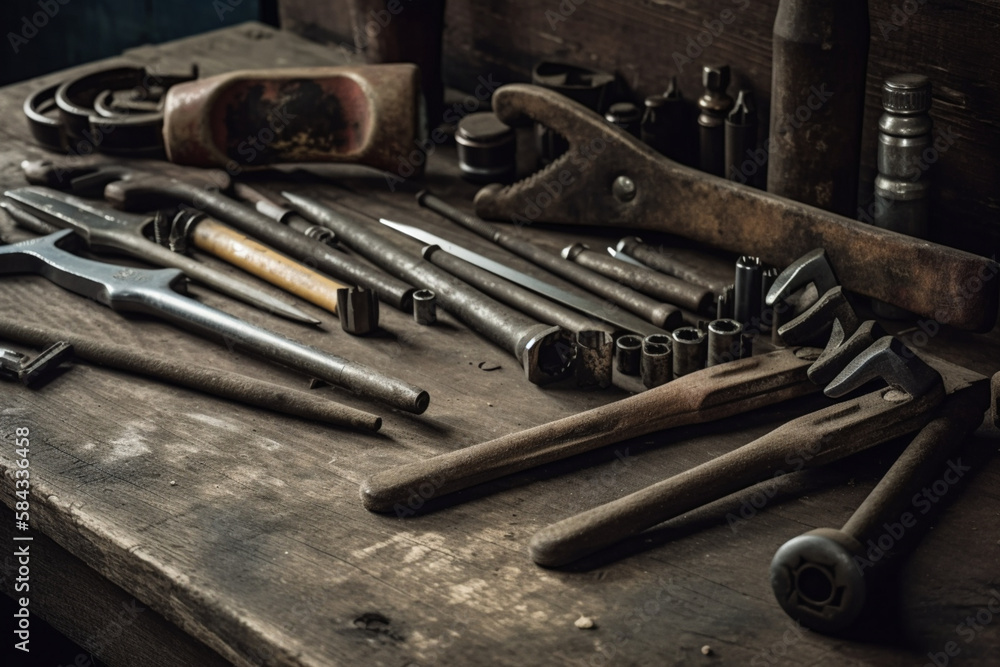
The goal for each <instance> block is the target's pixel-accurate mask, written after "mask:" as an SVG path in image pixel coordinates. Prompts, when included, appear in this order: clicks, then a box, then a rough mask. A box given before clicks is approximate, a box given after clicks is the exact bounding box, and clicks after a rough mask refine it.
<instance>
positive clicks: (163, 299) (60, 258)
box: [0, 229, 430, 414]
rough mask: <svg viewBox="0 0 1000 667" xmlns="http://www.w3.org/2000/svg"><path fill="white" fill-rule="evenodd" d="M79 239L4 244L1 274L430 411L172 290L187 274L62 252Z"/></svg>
mask: <svg viewBox="0 0 1000 667" xmlns="http://www.w3.org/2000/svg"><path fill="white" fill-rule="evenodd" d="M74 238H79V237H75V236H74V235H73V232H72V231H70V230H68V229H66V230H62V231H59V232H56V233H55V234H51V235H49V236H43V237H40V238H37V239H32V240H31V241H23V242H21V243H16V244H14V245H9V246H0V256H3V257H4V261H3V262H2V263H0V272H2V273H25V272H31V273H38V274H41V275H43V276H45V277H46V278H48V279H49V280H50V281H52V282H53V283H55V284H57V285H59V286H60V287H63V288H65V289H68V290H70V291H72V292H75V293H77V294H80V295H83V296H86V297H89V298H91V299H94V300H95V301H97V302H99V303H103V304H104V305H106V306H108V307H109V308H111V309H113V310H116V311H133V312H142V313H147V314H150V315H154V316H159V317H162V318H164V319H166V320H167V321H170V322H173V323H175V324H177V325H179V326H182V327H186V328H189V329H191V330H193V331H195V332H197V333H200V334H202V335H205V336H207V337H210V338H217V337H221V338H222V340H223V341H224V342H225V343H226V344H227V345H232V346H234V347H237V348H242V349H246V350H249V351H251V352H255V353H257V354H260V355H262V356H263V357H265V358H267V359H268V360H270V361H273V362H276V363H280V364H283V365H285V366H288V367H289V368H293V369H295V370H298V371H300V372H302V373H306V374H309V375H311V376H313V377H316V378H319V379H321V380H324V381H326V382H329V383H331V384H336V385H339V386H342V387H345V388H347V389H350V390H351V391H354V392H355V393H357V394H358V395H360V396H364V397H366V398H370V399H374V400H378V401H382V402H384V403H386V404H388V405H391V406H393V407H396V408H399V409H400V410H405V411H407V412H412V413H416V414H420V413H422V412H424V410H426V409H427V404H428V402H429V401H430V397H429V396H428V394H427V392H426V391H424V390H422V389H420V388H419V387H415V386H413V385H411V384H409V383H406V382H403V381H402V380H398V379H396V378H393V377H390V376H387V375H385V374H383V373H381V372H379V371H377V370H375V369H374V368H371V367H370V366H366V365H364V364H359V363H356V362H351V361H348V360H346V359H342V358H340V357H336V356H333V355H331V354H328V353H325V352H321V351H320V350H317V349H315V348H311V347H308V346H306V345H302V344H301V343H297V342H295V341H292V340H289V339H287V338H284V337H282V336H279V335H278V334H275V333H271V332H270V331H267V330H265V329H261V328H260V327H256V326H253V325H251V324H249V323H247V322H245V321H243V320H241V319H239V318H236V317H232V316H231V315H227V314H226V313H224V312H222V311H220V310H216V309H215V308H212V307H210V306H206V305H205V304H202V303H199V302H198V301H195V300H194V299H190V298H188V297H185V296H183V295H181V294H179V293H178V292H176V291H175V288H176V287H177V286H179V285H180V284H181V277H182V274H181V272H180V271H178V270H177V269H156V270H149V269H134V268H131V267H124V266H118V265H115V264H105V263H103V262H97V261H94V260H90V259H84V258H83V257H79V256H77V255H75V254H73V253H71V252H69V251H67V250H66V249H64V248H63V247H62V244H64V243H70V242H71V241H72V240H73V239H74Z"/></svg>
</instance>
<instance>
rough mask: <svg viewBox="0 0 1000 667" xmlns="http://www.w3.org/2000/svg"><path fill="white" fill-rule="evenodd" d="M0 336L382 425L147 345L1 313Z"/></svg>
mask: <svg viewBox="0 0 1000 667" xmlns="http://www.w3.org/2000/svg"><path fill="white" fill-rule="evenodd" d="M0 338H6V339H8V340H12V341H15V342H18V343H21V344H23V345H32V346H35V347H50V346H52V345H54V344H56V343H57V342H58V341H60V340H64V341H65V342H68V343H69V344H70V345H72V347H73V356H74V357H76V358H77V359H81V360H83V361H89V362H90V363H92V364H97V365H99V366H106V367H108V368H115V369H117V370H120V371H126V372H128V373H135V374H136V375H142V376H144V377H148V378H151V379H153V380H159V381H161V382H169V383H171V384H174V385H177V386H179V387H187V388H188V389H194V390H196V391H201V392H204V393H206V394H209V395H212V396H218V397H220V398H226V399H229V400H231V401H237V402H239V403H243V404H244V405H252V406H254V407H258V408H264V409H267V410H272V411H274V412H279V413H282V414H286V415H294V416H296V417H303V418H305V419H314V420H316V421H321V422H325V423H327V424H335V425H338V426H346V427H349V428H357V429H363V430H365V431H373V432H374V431H378V430H379V429H380V428H381V427H382V418H381V417H377V416H375V415H373V414H370V413H367V412H363V411H361V410H358V409H356V408H351V407H348V406H346V405H341V404H339V403H335V402H333V401H331V400H327V399H323V398H317V397H316V396H314V395H313V394H311V393H308V392H305V391H298V390H295V389H289V388H287V387H282V386H281V385H278V384H274V383H272V382H266V381H264V380H258V379H257V378H253V377H250V376H249V375H240V374H238V373H231V372H229V371H224V370H222V369H220V368H213V367H211V366H206V365H205V364H204V363H201V362H199V363H196V364H185V363H182V362H179V361H177V360H175V359H173V358H171V357H166V356H162V355H158V354H155V353H152V352H149V351H148V350H141V351H137V350H134V349H132V348H130V347H128V346H126V345H119V344H118V343H113V342H111V341H108V340H104V339H100V338H93V337H90V336H82V335H80V334H78V333H76V332H73V331H66V330H57V329H52V328H48V327H39V326H34V325H28V324H22V323H20V322H16V321H15V320H14V318H12V317H10V318H7V317H5V318H0Z"/></svg>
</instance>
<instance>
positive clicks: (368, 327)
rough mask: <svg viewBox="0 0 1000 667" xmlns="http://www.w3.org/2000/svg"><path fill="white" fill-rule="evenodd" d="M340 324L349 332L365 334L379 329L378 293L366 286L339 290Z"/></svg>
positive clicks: (359, 334)
mask: <svg viewBox="0 0 1000 667" xmlns="http://www.w3.org/2000/svg"><path fill="white" fill-rule="evenodd" d="M337 315H338V317H340V326H341V328H343V330H344V331H346V332H347V333H349V334H352V335H354V336H364V335H366V334H370V333H371V332H373V331H375V330H376V329H378V295H377V294H375V292H374V291H373V290H370V289H365V288H364V287H342V288H340V289H339V290H337Z"/></svg>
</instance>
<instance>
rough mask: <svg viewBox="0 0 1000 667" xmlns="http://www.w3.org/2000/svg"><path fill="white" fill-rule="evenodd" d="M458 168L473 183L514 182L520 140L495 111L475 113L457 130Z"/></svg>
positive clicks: (465, 119)
mask: <svg viewBox="0 0 1000 667" xmlns="http://www.w3.org/2000/svg"><path fill="white" fill-rule="evenodd" d="M455 143H456V144H457V145H458V166H459V168H460V169H461V170H462V176H463V177H464V178H465V179H466V180H468V181H472V182H473V183H512V182H513V181H514V172H515V170H516V158H515V151H516V149H517V137H516V135H515V133H514V128H512V127H510V126H509V125H505V124H504V123H503V122H502V121H501V120H500V119H499V118H497V116H496V114H494V113H493V112H491V111H481V112H478V113H471V114H469V115H468V116H465V117H464V118H462V120H460V121H459V122H458V129H457V130H456V131H455Z"/></svg>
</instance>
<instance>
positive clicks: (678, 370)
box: [673, 327, 708, 378]
mask: <svg viewBox="0 0 1000 667" xmlns="http://www.w3.org/2000/svg"><path fill="white" fill-rule="evenodd" d="M673 338H674V343H673V346H674V347H673V350H674V355H673V356H674V377H675V378H679V377H684V376H685V375H687V374H688V373H694V372H695V371H700V370H701V369H703V368H704V367H705V357H706V351H707V348H708V339H707V337H706V336H705V332H704V331H702V330H701V329H696V328H695V327H681V328H680V329H674V333H673Z"/></svg>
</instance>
